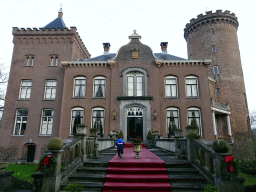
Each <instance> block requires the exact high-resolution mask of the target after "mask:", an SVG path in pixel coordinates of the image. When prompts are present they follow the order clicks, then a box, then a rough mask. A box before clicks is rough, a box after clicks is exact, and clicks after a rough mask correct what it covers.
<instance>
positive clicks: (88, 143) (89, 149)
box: [85, 138, 94, 157]
mask: <svg viewBox="0 0 256 192" xmlns="http://www.w3.org/2000/svg"><path fill="white" fill-rule="evenodd" d="M85 143H86V144H85V154H86V156H87V157H92V152H93V149H94V140H93V139H89V138H87V139H86V142H85Z"/></svg>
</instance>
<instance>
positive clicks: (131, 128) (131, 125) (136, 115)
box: [127, 107, 143, 141]
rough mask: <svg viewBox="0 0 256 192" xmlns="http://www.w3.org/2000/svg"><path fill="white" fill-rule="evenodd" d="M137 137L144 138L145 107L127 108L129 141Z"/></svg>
mask: <svg viewBox="0 0 256 192" xmlns="http://www.w3.org/2000/svg"><path fill="white" fill-rule="evenodd" d="M135 137H140V138H141V139H142V140H143V109H142V108H139V107H131V108H128V109H127V141H131V140H132V138H135Z"/></svg>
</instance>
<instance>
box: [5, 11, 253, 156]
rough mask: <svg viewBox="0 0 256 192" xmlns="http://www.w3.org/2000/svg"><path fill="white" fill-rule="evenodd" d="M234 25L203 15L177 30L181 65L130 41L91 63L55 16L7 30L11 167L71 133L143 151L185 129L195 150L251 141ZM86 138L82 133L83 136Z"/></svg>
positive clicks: (228, 17) (228, 18)
mask: <svg viewBox="0 0 256 192" xmlns="http://www.w3.org/2000/svg"><path fill="white" fill-rule="evenodd" d="M237 28H238V20H237V18H236V16H235V14H233V13H232V14H231V13H230V12H229V11H225V12H222V11H217V12H216V13H212V12H207V13H206V14H205V15H203V14H201V15H198V16H197V18H196V19H192V20H190V23H188V24H187V25H186V27H185V29H184V37H185V40H186V42H187V49H188V59H184V58H180V57H177V56H174V55H171V54H168V53H167V46H168V42H161V43H160V46H161V49H162V52H161V53H153V52H152V50H151V48H150V47H149V46H147V45H144V44H142V43H141V42H140V38H141V36H140V35H139V34H138V33H137V32H136V31H134V32H133V34H132V35H130V36H129V43H128V44H127V45H124V46H121V48H120V49H119V51H118V52H117V53H109V50H110V43H103V48H104V54H103V55H100V56H98V57H94V58H91V55H90V54H89V52H88V50H87V49H86V47H85V45H84V43H83V41H82V39H81V38H80V36H79V34H78V32H77V29H76V28H75V27H71V28H70V29H69V28H67V27H66V26H65V23H64V21H63V12H62V10H60V11H59V13H58V17H57V18H56V19H55V20H53V21H52V22H50V23H49V24H48V25H46V26H45V27H43V28H39V29H37V28H33V29H31V28H27V29H25V28H20V29H19V28H17V27H14V28H13V43H14V49H13V58H12V63H11V70H10V76H9V82H8V88H7V94H6V100H5V108H4V113H3V119H2V125H1V142H0V145H1V146H6V145H7V146H17V147H18V148H19V150H18V151H19V153H18V158H25V159H26V160H27V161H34V160H38V159H39V158H40V157H41V155H42V154H43V151H44V150H45V148H46V145H47V143H48V141H49V139H50V138H52V137H60V138H62V139H63V140H64V141H68V140H71V139H72V138H73V137H74V134H75V133H76V125H78V124H85V125H86V126H88V128H98V129H99V133H98V134H99V136H100V137H104V138H106V137H108V135H109V134H110V132H111V131H117V132H120V130H122V131H123V133H124V140H125V141H129V140H131V138H133V137H135V136H139V137H141V138H142V139H143V140H144V142H146V136H147V134H148V131H149V130H151V131H152V132H154V131H158V133H159V135H162V137H163V138H166V137H168V136H169V137H170V136H172V135H173V129H174V128H175V129H181V130H183V135H184V136H185V135H186V133H185V132H186V131H185V127H186V126H187V125H190V124H191V122H192V121H193V122H194V123H195V122H196V124H197V126H198V127H199V132H198V134H199V135H200V136H201V140H202V141H213V140H215V139H217V138H220V137H225V138H226V139H228V140H229V141H230V142H232V141H233V139H234V136H235V134H239V133H240V132H244V133H250V123H249V115H248V107H247V101H246V93H245V87H244V79H243V72H242V67H241V60H240V54H239V47H238V40H237ZM88 133H89V132H88Z"/></svg>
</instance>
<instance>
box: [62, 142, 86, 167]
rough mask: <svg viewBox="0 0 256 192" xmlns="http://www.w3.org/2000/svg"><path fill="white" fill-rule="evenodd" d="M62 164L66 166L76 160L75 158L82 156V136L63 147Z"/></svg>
mask: <svg viewBox="0 0 256 192" xmlns="http://www.w3.org/2000/svg"><path fill="white" fill-rule="evenodd" d="M61 150H63V153H62V156H61V165H62V166H66V165H68V164H70V163H72V162H73V161H74V159H75V158H77V157H80V156H81V138H80V137H77V138H75V139H73V140H72V141H71V142H70V143H67V144H65V145H64V146H63V147H62V149H61Z"/></svg>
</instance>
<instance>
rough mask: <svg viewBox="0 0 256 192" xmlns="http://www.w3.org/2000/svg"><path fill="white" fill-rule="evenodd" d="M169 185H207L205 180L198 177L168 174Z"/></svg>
mask: <svg viewBox="0 0 256 192" xmlns="http://www.w3.org/2000/svg"><path fill="white" fill-rule="evenodd" d="M168 176H169V178H170V183H172V184H173V183H196V184H198V183H207V179H206V178H205V177H202V176H200V175H196V174H194V175H171V174H168Z"/></svg>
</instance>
